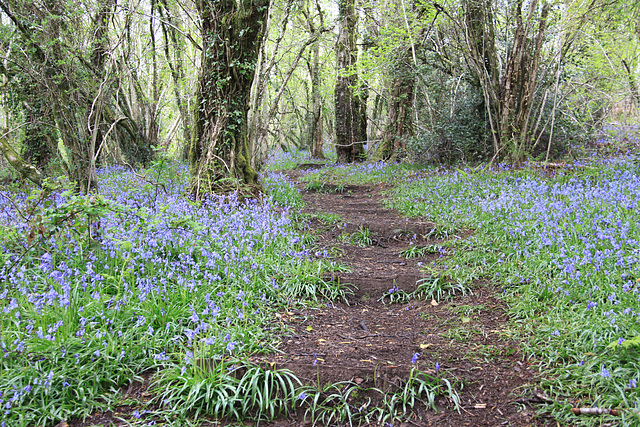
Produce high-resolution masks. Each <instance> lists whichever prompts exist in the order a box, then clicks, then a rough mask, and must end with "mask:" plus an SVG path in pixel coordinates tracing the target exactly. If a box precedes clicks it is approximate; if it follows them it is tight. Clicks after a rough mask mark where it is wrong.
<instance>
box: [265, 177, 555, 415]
mask: <svg viewBox="0 0 640 427" xmlns="http://www.w3.org/2000/svg"><path fill="white" fill-rule="evenodd" d="M298 177H299V174H298V173H292V174H291V175H290V178H292V179H294V180H295V179H297V178H298ZM298 187H299V188H300V189H301V190H302V192H303V197H304V201H305V203H306V208H305V212H306V213H310V214H314V215H315V217H316V218H320V219H322V218H325V219H326V218H331V217H332V218H333V219H336V218H335V216H336V215H338V216H339V219H337V220H336V222H335V224H333V225H328V224H327V222H326V220H325V221H324V222H323V221H321V220H320V219H313V220H312V221H311V224H310V226H311V230H312V231H313V232H314V233H316V234H317V236H318V239H319V245H320V246H323V247H325V248H327V249H328V250H329V251H330V252H331V253H332V254H334V257H335V259H336V260H338V261H340V262H341V263H343V264H346V265H348V266H349V267H350V271H349V272H345V273H337V274H335V276H334V277H333V279H334V280H340V281H341V282H342V283H349V284H351V285H352V287H353V291H354V293H353V295H352V296H351V297H350V300H349V304H344V303H336V304H335V305H330V306H328V307H326V308H323V309H308V310H304V311H302V312H295V313H285V314H283V315H282V318H281V321H282V322H283V323H284V324H285V326H287V327H289V328H291V329H292V330H293V331H294V332H293V333H292V334H290V335H287V336H285V337H283V338H282V343H281V347H280V350H282V353H280V354H278V355H271V356H268V357H267V359H268V360H269V362H276V365H277V366H278V367H279V368H287V369H290V370H292V371H293V372H294V373H296V374H297V375H298V376H299V378H301V379H304V380H306V381H308V382H310V383H314V384H318V383H319V385H325V384H327V383H335V382H338V381H355V382H356V383H357V384H360V385H361V386H362V387H368V386H370V387H377V388H381V389H385V390H386V389H393V388H394V386H395V385H397V384H401V382H402V380H404V379H406V378H407V376H408V373H409V371H410V369H411V367H412V366H413V365H412V357H413V355H414V354H415V353H419V354H420V356H419V358H418V359H417V362H416V363H417V364H418V365H419V367H420V369H421V370H422V371H425V372H434V371H435V369H436V363H437V364H438V366H439V369H440V370H442V372H440V373H441V374H443V375H444V376H445V377H447V378H457V379H458V381H459V384H458V386H457V387H458V389H459V388H460V387H461V386H462V390H461V391H460V392H459V394H460V398H461V405H462V410H461V413H458V412H456V411H453V410H452V405H451V404H450V402H448V401H447V400H446V399H444V398H441V399H439V400H438V401H437V402H436V403H437V405H438V407H439V408H440V410H439V411H438V412H437V413H433V412H427V411H424V409H422V410H419V411H417V413H416V414H415V415H414V417H413V418H411V419H409V420H408V421H409V424H413V425H433V426H499V425H509V426H530V425H531V426H533V425H535V426H543V425H555V423H551V421H550V420H545V419H540V418H536V417H534V412H535V410H534V409H533V408H532V407H531V406H530V404H531V403H535V402H536V399H537V398H536V397H535V395H534V392H533V389H534V385H535V375H534V370H533V369H530V367H529V366H528V363H527V361H526V358H525V357H524V356H523V354H522V352H521V351H520V348H519V344H518V342H516V341H515V340H514V339H513V338H511V337H512V336H513V333H512V332H513V331H511V330H510V329H509V328H510V327H513V326H510V325H509V323H508V317H507V315H506V313H505V305H504V303H503V302H502V301H501V300H500V299H498V298H496V294H497V293H498V292H499V290H496V289H493V288H492V287H490V286H488V285H483V284H481V283H478V284H476V285H475V286H474V289H473V293H472V294H471V295H469V294H468V295H466V296H458V297H455V298H453V299H451V300H449V301H444V300H443V301H417V300H412V301H408V302H405V303H393V304H392V303H390V302H389V297H390V295H391V293H390V289H399V290H404V291H406V292H411V291H413V290H414V289H415V288H416V282H417V281H418V280H420V279H421V278H422V277H423V273H422V270H421V268H420V266H419V264H422V263H430V264H433V263H434V262H435V263H436V264H437V263H440V262H442V257H443V256H444V255H442V254H430V255H426V256H424V257H420V258H410V259H406V258H405V257H404V256H402V255H401V251H402V250H404V249H407V248H409V247H410V243H411V242H413V243H415V244H418V245H422V246H425V245H429V244H437V243H442V242H443V241H444V239H445V238H449V239H451V238H461V237H460V236H443V234H442V233H439V232H438V230H435V229H434V224H432V223H429V222H423V221H419V220H407V219H406V218H404V217H402V216H400V215H399V214H398V212H397V211H395V210H390V209H386V208H385V207H384V206H383V204H382V196H381V190H383V188H382V187H372V186H347V187H345V188H344V189H343V192H342V193H334V194H327V193H319V192H312V191H305V190H304V185H302V184H298ZM328 214H331V217H329V216H328ZM367 230H369V231H368V232H367ZM365 236H367V237H368V238H369V240H367V239H364V238H363V237H365ZM425 236H426V237H425ZM429 236H432V237H433V238H431V237H429ZM436 236H440V237H441V239H440V240H438V239H436V238H435V237H436ZM363 240H364V241H365V242H366V243H368V244H366V245H364V246H359V245H358V244H357V243H361V242H362V241H363ZM394 292H397V291H394ZM263 360H264V359H263ZM275 424H277V425H282V426H284V425H298V424H299V421H294V420H291V421H286V422H285V421H280V422H278V423H275ZM409 424H407V425H409Z"/></svg>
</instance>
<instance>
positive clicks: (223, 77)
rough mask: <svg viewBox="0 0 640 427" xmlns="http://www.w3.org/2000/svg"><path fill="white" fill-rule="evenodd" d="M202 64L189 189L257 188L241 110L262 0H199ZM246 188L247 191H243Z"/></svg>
mask: <svg viewBox="0 0 640 427" xmlns="http://www.w3.org/2000/svg"><path fill="white" fill-rule="evenodd" d="M198 9H199V12H200V16H201V21H202V44H203V46H202V65H201V70H200V77H199V81H198V89H197V94H196V100H197V102H196V117H195V124H194V135H193V140H192V143H191V151H190V153H189V154H190V155H189V158H190V163H191V188H190V189H191V192H192V193H193V194H194V195H195V196H196V197H199V196H202V195H203V194H206V193H212V192H214V193H226V192H231V191H236V190H240V191H243V192H249V193H255V191H256V190H259V185H258V176H257V173H256V172H255V170H254V169H253V167H251V164H250V157H249V143H248V127H247V115H248V110H249V97H250V92H251V84H252V82H253V77H254V75H255V69H256V63H257V61H258V52H259V51H260V46H261V44H262V41H263V38H264V30H265V21H266V17H267V12H268V10H269V4H268V0H245V1H244V2H243V3H242V5H238V3H237V2H236V1H235V0H219V1H212V0H202V1H200V2H199V3H198ZM247 190H248V191H247Z"/></svg>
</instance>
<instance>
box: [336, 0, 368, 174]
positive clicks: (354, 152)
mask: <svg viewBox="0 0 640 427" xmlns="http://www.w3.org/2000/svg"><path fill="white" fill-rule="evenodd" d="M338 7H339V18H338V25H339V32H338V41H337V43H336V59H337V66H338V77H337V79H336V89H335V114H336V119H335V120H336V122H335V129H336V154H337V157H338V162H340V163H352V162H356V161H362V160H364V158H365V153H364V144H363V143H364V141H366V140H367V135H366V123H362V120H363V117H366V115H363V114H362V112H363V105H362V102H363V101H362V99H361V96H359V94H358V91H357V89H356V87H357V85H358V75H357V72H356V70H355V67H356V61H357V59H358V51H357V46H356V26H357V22H358V18H357V15H356V13H355V0H340V1H339V2H338ZM365 108H366V107H365ZM363 129H364V130H365V131H364V132H363Z"/></svg>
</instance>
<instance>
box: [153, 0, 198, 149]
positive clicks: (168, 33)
mask: <svg viewBox="0 0 640 427" xmlns="http://www.w3.org/2000/svg"><path fill="white" fill-rule="evenodd" d="M161 3H162V7H159V8H158V9H159V11H160V15H161V16H163V18H164V19H162V21H161V24H162V34H163V36H164V55H165V58H166V60H167V66H168V67H169V70H170V71H171V79H172V81H173V94H174V97H175V100H176V105H177V107H178V111H179V112H180V117H181V118H182V136H183V139H184V147H183V149H182V151H181V157H182V158H183V159H184V160H189V142H190V140H191V114H190V109H189V106H188V103H189V102H188V101H187V100H183V96H182V91H181V88H180V86H181V85H182V81H183V80H184V68H183V65H182V49H181V46H180V45H179V44H178V36H177V34H176V33H177V31H176V29H175V26H176V24H175V23H174V19H173V16H172V15H171V13H170V11H169V6H168V4H167V0H162V1H161ZM169 39H171V43H169ZM170 46H172V47H173V56H172V55H171V49H170Z"/></svg>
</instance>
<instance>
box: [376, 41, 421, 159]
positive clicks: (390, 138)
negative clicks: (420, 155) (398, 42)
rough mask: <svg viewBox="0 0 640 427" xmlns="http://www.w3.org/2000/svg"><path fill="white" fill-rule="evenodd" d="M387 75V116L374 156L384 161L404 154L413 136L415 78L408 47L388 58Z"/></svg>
mask: <svg viewBox="0 0 640 427" xmlns="http://www.w3.org/2000/svg"><path fill="white" fill-rule="evenodd" d="M387 74H388V75H389V76H390V82H389V87H388V90H389V100H388V117H389V120H388V122H387V125H386V127H385V129H384V132H383V133H382V144H381V145H380V148H379V149H378V152H377V153H376V154H377V156H378V157H380V158H383V159H385V160H388V159H391V158H395V157H396V156H398V155H401V154H402V153H403V152H405V151H406V141H407V139H408V138H410V137H412V136H414V128H413V117H412V111H413V107H414V99H415V86H416V75H415V69H414V66H413V63H412V55H411V48H406V49H404V50H401V51H400V52H398V54H397V55H394V56H392V57H391V61H390V65H389V67H388V69H387Z"/></svg>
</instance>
